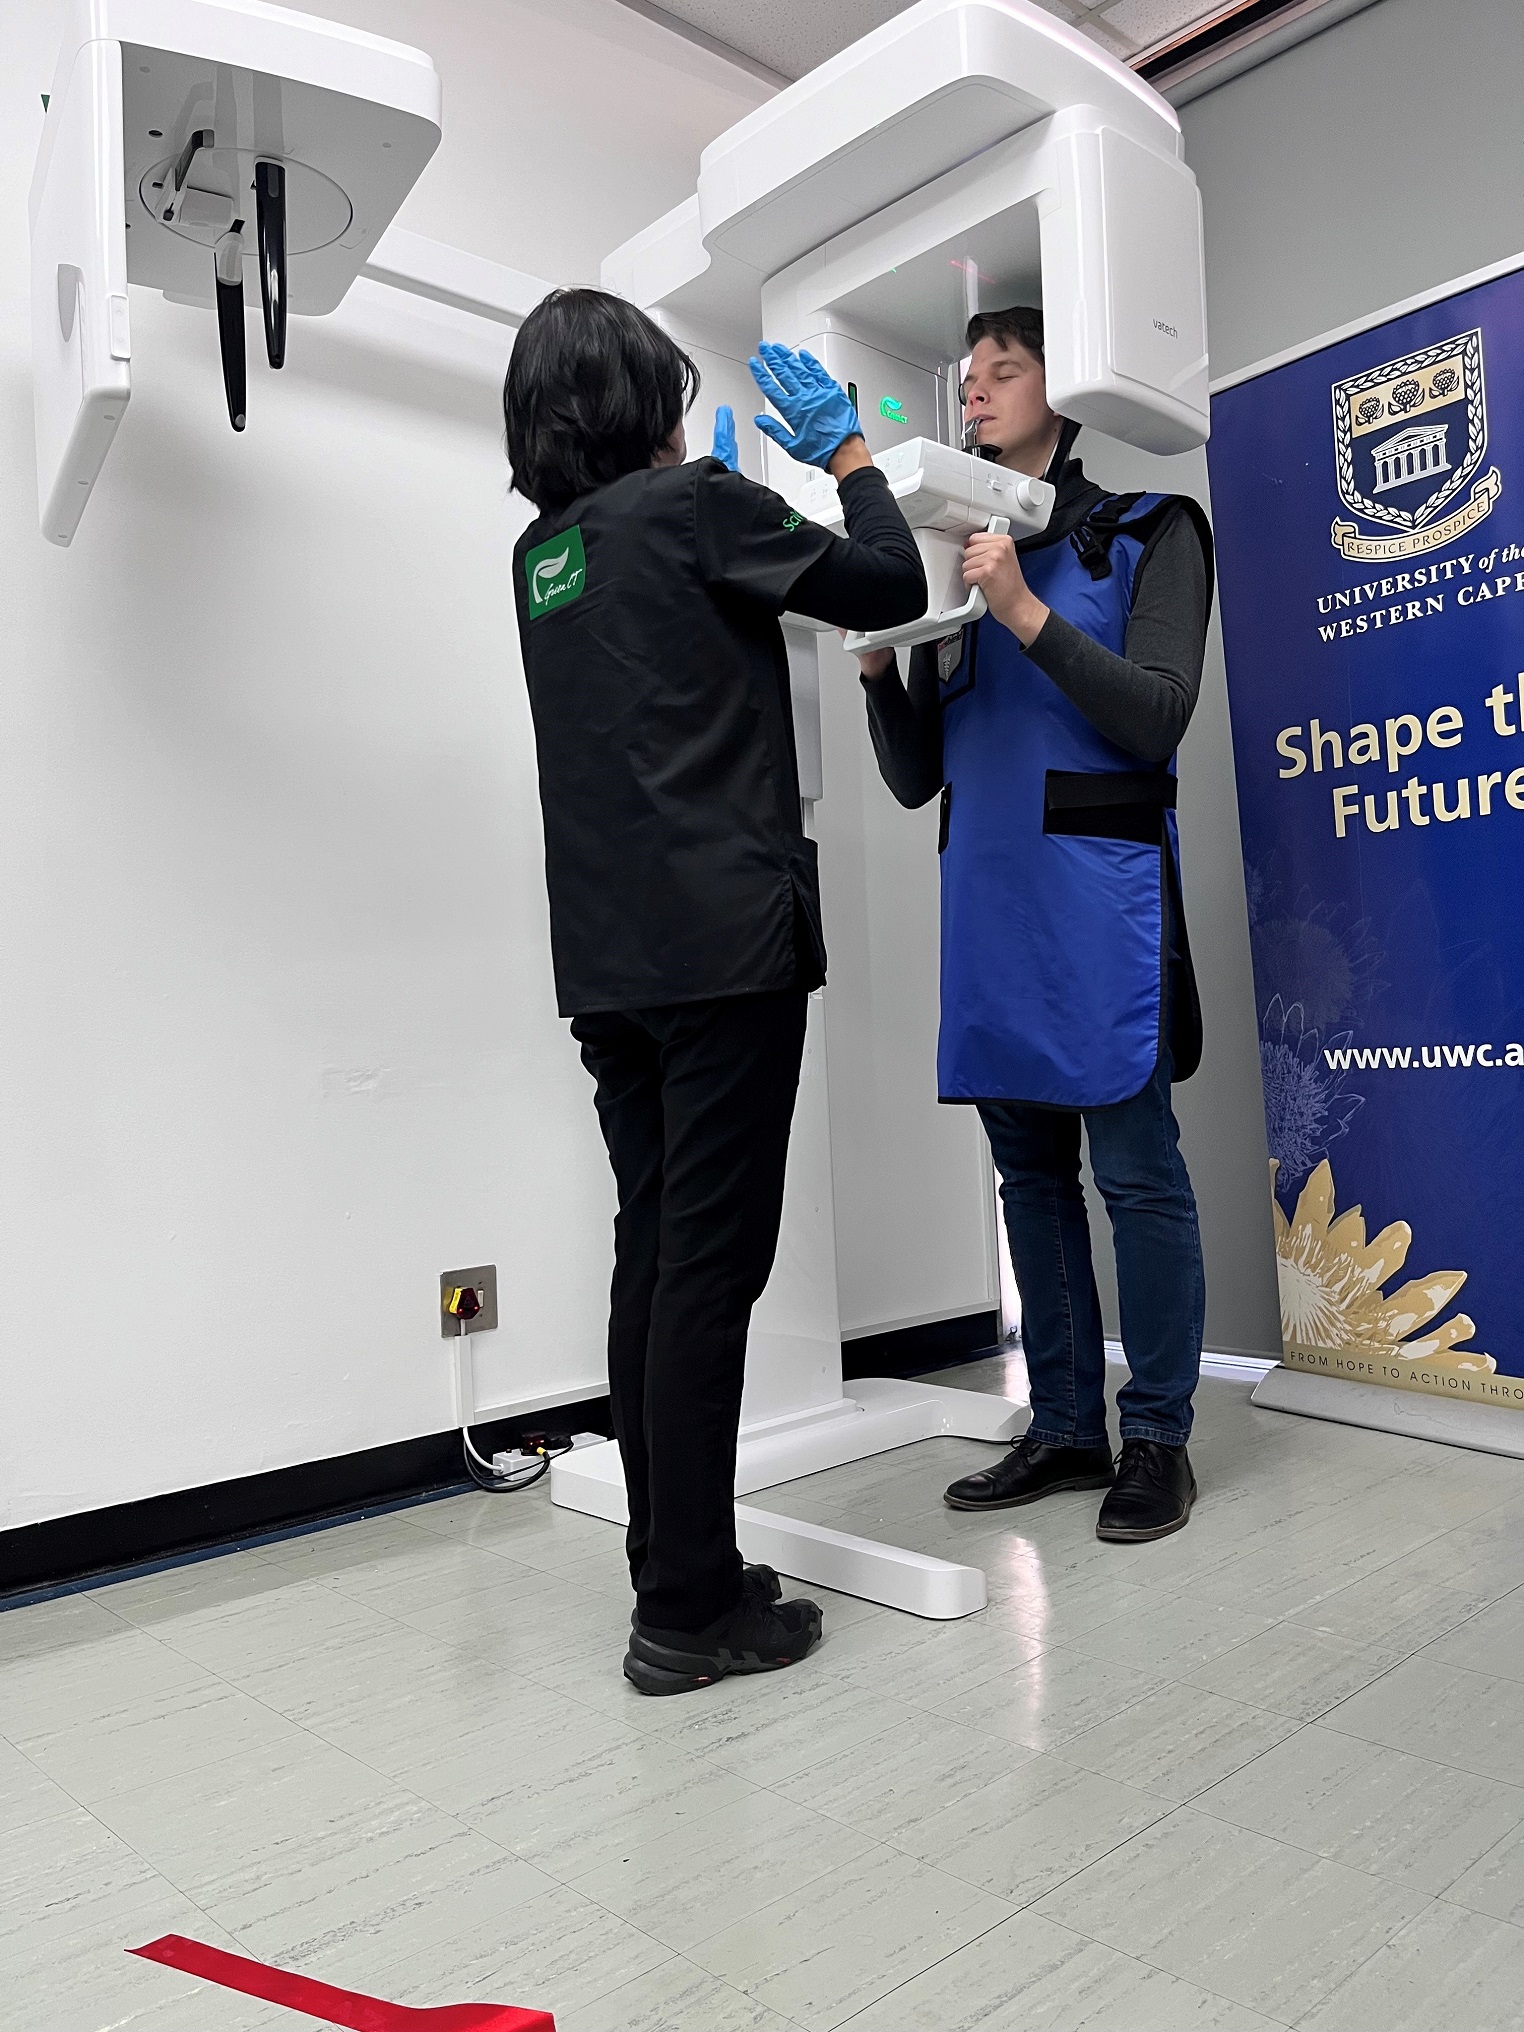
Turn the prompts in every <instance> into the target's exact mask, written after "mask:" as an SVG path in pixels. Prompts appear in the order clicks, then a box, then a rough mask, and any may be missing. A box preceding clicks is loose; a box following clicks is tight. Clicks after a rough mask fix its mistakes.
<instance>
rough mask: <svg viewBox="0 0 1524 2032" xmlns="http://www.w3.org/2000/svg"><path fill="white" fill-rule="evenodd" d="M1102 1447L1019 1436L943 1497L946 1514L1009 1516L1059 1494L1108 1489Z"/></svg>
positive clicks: (1105, 1449) (1108, 1467)
mask: <svg viewBox="0 0 1524 2032" xmlns="http://www.w3.org/2000/svg"><path fill="white" fill-rule="evenodd" d="M1110 1487H1111V1449H1110V1447H1107V1446H1046V1445H1044V1443H1043V1442H1042V1441H1041V1440H1040V1439H1028V1438H1026V1437H1025V1436H1023V1437H1022V1438H1021V1439H1018V1440H1017V1442H1016V1444H1015V1446H1013V1447H1012V1449H1011V1451H1010V1452H1009V1453H1008V1454H1007V1455H1006V1457H1005V1459H1004V1460H1003V1461H997V1462H996V1463H995V1465H994V1466H993V1467H992V1468H981V1469H980V1471H979V1473H978V1474H976V1475H965V1476H964V1477H963V1479H962V1480H961V1481H959V1482H954V1483H953V1484H952V1485H951V1487H950V1488H948V1489H947V1490H946V1491H945V1493H944V1494H943V1497H942V1501H943V1502H944V1503H945V1504H946V1505H947V1507H948V1509H949V1510H1014V1509H1015V1508H1016V1507H1017V1506H1018V1505H1019V1504H1021V1503H1035V1502H1036V1501H1037V1499H1038V1498H1039V1497H1040V1496H1055V1495H1057V1494H1058V1492H1059V1490H1060V1489H1109V1488H1110Z"/></svg>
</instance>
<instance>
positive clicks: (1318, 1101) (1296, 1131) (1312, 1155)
mask: <svg viewBox="0 0 1524 2032" xmlns="http://www.w3.org/2000/svg"><path fill="white" fill-rule="evenodd" d="M1352 1034H1353V1033H1352V1032H1350V1031H1348V1030H1343V1031H1340V1032H1339V1034H1338V1035H1337V1036H1336V1037H1330V1038H1329V1039H1328V1040H1327V1044H1328V1048H1329V1049H1330V1050H1334V1051H1338V1050H1342V1048H1343V1047H1344V1046H1345V1045H1347V1044H1348V1043H1349V1040H1350V1037H1351V1035H1352ZM1323 1050H1324V1039H1323V1035H1322V1032H1321V1031H1318V1030H1315V1029H1313V1028H1311V1027H1310V1026H1309V1025H1308V1023H1307V1020H1306V1015H1305V1012H1304V1011H1303V1008H1302V1005H1301V1003H1300V1002H1294V1003H1293V1004H1292V1005H1291V1007H1290V1008H1289V1009H1288V1008H1287V1007H1286V1005H1285V1004H1284V1003H1283V1002H1282V1000H1281V998H1280V996H1279V995H1277V996H1276V997H1275V998H1274V1000H1273V1001H1272V1002H1271V1004H1270V1006H1269V1008H1268V1009H1266V1011H1265V1014H1264V1020H1263V1021H1262V1023H1261V1024H1260V1035H1259V1063H1260V1077H1261V1079H1262V1081H1263V1083H1264V1090H1265V1140H1266V1142H1267V1144H1268V1145H1269V1149H1270V1155H1271V1157H1272V1158H1273V1159H1274V1160H1275V1162H1276V1164H1277V1166H1278V1167H1279V1170H1280V1171H1281V1172H1282V1173H1283V1174H1284V1182H1285V1184H1286V1186H1287V1187H1288V1188H1290V1187H1293V1186H1295V1185H1297V1184H1299V1183H1300V1181H1301V1180H1302V1179H1304V1178H1305V1177H1306V1176H1307V1174H1308V1172H1309V1171H1311V1170H1312V1168H1313V1166H1314V1165H1315V1164H1316V1163H1317V1162H1318V1161H1319V1159H1320V1158H1322V1157H1324V1156H1326V1154H1327V1151H1328V1146H1329V1144H1330V1143H1332V1142H1334V1141H1335V1140H1336V1139H1337V1138H1338V1137H1340V1136H1342V1135H1343V1134H1344V1132H1345V1131H1346V1130H1347V1129H1348V1127H1349V1125H1350V1121H1351V1120H1352V1118H1353V1117H1354V1115H1355V1114H1356V1113H1357V1112H1358V1111H1359V1109H1361V1108H1362V1107H1364V1105H1365V1096H1364V1095H1363V1094H1352V1093H1349V1092H1347V1091H1346V1089H1345V1081H1346V1080H1347V1079H1348V1077H1349V1075H1348V1074H1347V1073H1345V1072H1334V1071H1332V1070H1331V1069H1330V1067H1329V1065H1328V1061H1327V1060H1326V1059H1325V1057H1324V1056H1323Z"/></svg>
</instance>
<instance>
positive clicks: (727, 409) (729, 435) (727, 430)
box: [709, 402, 741, 473]
mask: <svg viewBox="0 0 1524 2032" xmlns="http://www.w3.org/2000/svg"><path fill="white" fill-rule="evenodd" d="M709 456H710V458H712V459H718V460H719V462H720V464H721V465H722V466H729V468H730V470H731V471H732V472H733V473H738V472H740V470H741V454H740V450H739V448H738V447H737V445H736V413H735V411H734V410H733V409H732V408H731V406H730V404H729V403H728V402H722V403H721V404H720V406H719V408H718V409H717V410H716V411H715V412H714V450H713V451H712V452H711V453H710V454H709Z"/></svg>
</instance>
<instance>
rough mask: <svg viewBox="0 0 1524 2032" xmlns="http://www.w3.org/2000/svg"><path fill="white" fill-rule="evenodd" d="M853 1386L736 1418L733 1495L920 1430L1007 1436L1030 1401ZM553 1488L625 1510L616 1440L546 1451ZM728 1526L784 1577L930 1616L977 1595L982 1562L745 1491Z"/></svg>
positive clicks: (618, 1517)
mask: <svg viewBox="0 0 1524 2032" xmlns="http://www.w3.org/2000/svg"><path fill="white" fill-rule="evenodd" d="M846 1388H847V1390H848V1392H849V1393H850V1394H848V1395H845V1396H843V1397H842V1398H841V1399H840V1401H839V1402H838V1403H835V1404H831V1405H828V1406H826V1407H825V1409H824V1410H814V1411H808V1412H802V1413H799V1414H797V1415H796V1416H794V1417H790V1418H779V1419H772V1420H769V1421H767V1422H765V1423H762V1424H756V1425H751V1426H747V1427H744V1428H743V1429H742V1432H741V1439H740V1445H739V1447H738V1449H737V1453H736V1495H737V1497H738V1498H739V1497H742V1496H748V1495H750V1494H751V1493H752V1492H753V1490H756V1489H772V1488H776V1487H777V1486H778V1485H779V1484H780V1483H784V1482H792V1481H797V1480H799V1479H800V1477H801V1476H804V1475H817V1474H821V1473H823V1472H824V1471H825V1469H827V1468H839V1467H845V1466H846V1465H847V1464H848V1462H850V1461H859V1460H867V1459H868V1458H869V1457H870V1456H871V1455H873V1454H879V1453H888V1452H889V1451H890V1450H891V1449H893V1448H895V1447H901V1446H910V1445H913V1444H914V1443H915V1442H916V1441H917V1440H921V1439H938V1438H943V1437H947V1438H954V1439H983V1440H990V1441H992V1442H995V1443H997V1444H998V1443H999V1442H1001V1441H1008V1440H1012V1439H1014V1438H1015V1437H1016V1435H1017V1434H1018V1433H1019V1432H1020V1431H1021V1430H1022V1429H1023V1428H1024V1426H1025V1423H1026V1411H1027V1407H1026V1405H1024V1404H1016V1403H1013V1402H1012V1401H1011V1399H1010V1398H1008V1397H989V1396H985V1395H983V1394H981V1393H980V1392H979V1391H976V1390H948V1389H945V1388H942V1387H940V1386H939V1385H937V1384H935V1383H920V1382H899V1381H896V1380H893V1379H891V1378H888V1377H879V1376H875V1377H869V1378H865V1379H863V1380H861V1381H858V1382H854V1383H850V1384H848V1385H847V1386H846ZM550 1497H551V1501H552V1502H553V1503H558V1504H560V1505H561V1506H562V1507H563V1508H564V1509H568V1510H581V1511H583V1512H584V1513H585V1514H586V1515H587V1516H589V1517H603V1518H606V1519H607V1520H608V1521H609V1523H611V1524H624V1523H626V1522H628V1511H627V1510H626V1507H625V1497H624V1471H623V1469H622V1467H621V1466H620V1461H619V1449H618V1447H617V1446H616V1445H615V1444H614V1442H613V1441H612V1440H610V1441H609V1442H608V1443H607V1444H606V1445H604V1446H589V1447H581V1448H579V1449H578V1450H577V1452H576V1453H571V1454H566V1455H565V1456H564V1457H563V1458H561V1459H560V1460H557V1461H555V1462H554V1463H553V1464H552V1466H551V1470H550ZM736 1538H737V1541H738V1542H739V1544H740V1547H741V1553H742V1556H743V1557H744V1558H746V1559H748V1560H752V1561H758V1560H762V1561H765V1562H766V1563H767V1564H768V1565H769V1566H775V1567H776V1568H777V1569H778V1571H779V1572H780V1573H786V1574H788V1575H789V1576H790V1577H791V1578H792V1579H796V1580H802V1581H810V1582H813V1583H814V1584H815V1585H816V1586H819V1587H828V1588H834V1589H835V1590H836V1592H837V1593H838V1594H844V1595H857V1596H859V1597H860V1598H861V1599H862V1600H864V1601H869V1602H882V1603H883V1604H884V1606H885V1607H886V1608H890V1609H906V1610H908V1611H909V1612H910V1613H911V1614H912V1615H915V1616H926V1617H930V1618H933V1619H935V1620H938V1621H944V1622H945V1621H950V1620H951V1619H953V1618H954V1617H957V1616H971V1615H973V1614H974V1612H975V1611H976V1610H978V1609H982V1608H983V1607H984V1605H985V1600H986V1595H985V1587H984V1574H983V1572H982V1571H981V1570H980V1568H978V1567H977V1566H959V1565H957V1564H956V1563H955V1562H954V1561H952V1560H947V1559H932V1558H930V1557H929V1556H928V1555H927V1554H925V1553H921V1552H911V1551H909V1550H907V1549H905V1548H903V1547H900V1546H896V1545H882V1544H880V1543H879V1542H878V1541H877V1540H875V1539H871V1538H854V1537H853V1536H852V1535H851V1534H850V1533H849V1532H846V1531H833V1530H831V1529H830V1528H829V1526H827V1525H824V1524H811V1523H808V1522H806V1521H805V1520H804V1519H802V1518H797V1517H790V1516H788V1515H787V1514H785V1513H783V1512H780V1511H776V1510H771V1509H767V1510H763V1509H758V1508H756V1507H754V1506H753V1505H752V1504H750V1503H743V1502H740V1501H738V1502H737V1504H736Z"/></svg>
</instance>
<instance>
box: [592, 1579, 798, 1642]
mask: <svg viewBox="0 0 1524 2032" xmlns="http://www.w3.org/2000/svg"><path fill="white" fill-rule="evenodd" d="M741 1586H742V1587H743V1588H745V1589H748V1590H750V1591H751V1592H753V1593H755V1594H757V1595H760V1596H761V1598H762V1600H763V1601H765V1602H777V1601H781V1600H782V1599H783V1583H782V1581H781V1580H779V1578H778V1574H777V1570H776V1568H774V1567H771V1566H760V1565H759V1566H743V1567H742V1568H741ZM639 1621H640V1608H639V1605H638V1604H637V1606H636V1607H635V1608H633V1609H631V1611H630V1628H631V1629H632V1630H633V1629H634V1627H635V1625H636V1624H637V1623H638V1622H639Z"/></svg>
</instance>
